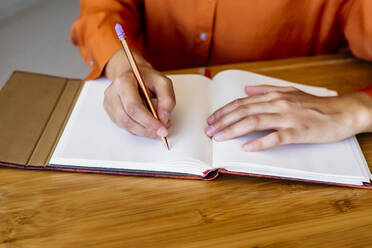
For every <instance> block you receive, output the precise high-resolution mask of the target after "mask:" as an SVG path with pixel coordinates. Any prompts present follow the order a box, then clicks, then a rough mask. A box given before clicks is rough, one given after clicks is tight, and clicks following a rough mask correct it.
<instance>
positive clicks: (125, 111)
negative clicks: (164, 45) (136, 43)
mask: <svg viewBox="0 0 372 248" xmlns="http://www.w3.org/2000/svg"><path fill="white" fill-rule="evenodd" d="M131 50H132V53H133V57H134V59H135V62H136V64H137V68H138V71H139V72H140V74H141V76H142V78H143V82H144V84H145V86H146V87H147V89H148V96H151V97H155V98H157V106H155V108H153V109H154V110H155V113H156V114H157V116H158V119H157V118H156V117H154V115H153V114H152V112H151V110H149V109H148V108H147V106H146V105H145V104H144V102H143V99H142V98H141V94H140V90H141V89H140V88H139V83H138V81H137V78H136V77H135V74H134V72H133V70H132V67H131V66H130V63H129V60H128V58H127V56H126V54H125V52H124V50H123V49H120V50H119V51H117V52H116V53H115V54H114V55H113V56H112V57H111V58H110V60H109V62H108V63H107V65H106V68H105V76H106V77H107V78H109V79H110V80H111V81H112V84H111V85H110V86H109V87H108V88H107V90H106V92H105V100H104V107H105V110H106V112H107V113H108V115H109V116H110V118H111V119H112V120H113V121H114V122H115V123H116V124H117V125H118V126H119V127H122V128H123V129H125V130H127V131H128V132H130V133H132V134H135V135H139V136H145V137H149V138H158V137H165V136H167V134H168V131H167V128H169V126H170V122H169V119H168V118H169V115H170V113H171V111H172V110H173V108H174V106H175V97H174V91H173V86H172V82H171V81H170V80H169V79H168V78H167V77H166V76H164V75H163V74H162V73H160V72H158V71H156V70H154V69H153V68H152V67H151V65H150V64H149V63H148V62H147V61H146V60H145V59H144V58H143V57H142V56H141V55H140V54H139V53H138V52H137V51H136V50H135V49H131ZM143 96H144V95H143ZM153 107H154V106H153Z"/></svg>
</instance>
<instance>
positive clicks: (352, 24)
mask: <svg viewBox="0 0 372 248" xmlns="http://www.w3.org/2000/svg"><path fill="white" fill-rule="evenodd" d="M341 23H342V25H343V30H344V34H345V37H346V40H347V41H348V43H349V47H350V49H351V51H352V52H353V54H354V55H355V56H357V57H359V58H361V59H365V60H369V61H372V1H371V0H356V1H348V2H347V3H346V4H345V5H344V7H343V9H342V11H341Z"/></svg>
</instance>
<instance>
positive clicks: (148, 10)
mask: <svg viewBox="0 0 372 248" xmlns="http://www.w3.org/2000/svg"><path fill="white" fill-rule="evenodd" d="M368 13H372V1H370V0H302V1H297V0H254V1H253V0H245V1H244V0H240V1H231V0H81V14H80V17H79V19H78V20H77V21H76V23H75V24H74V25H73V28H72V41H73V43H74V44H75V45H76V46H77V47H78V49H79V50H80V52H81V54H82V57H83V58H84V60H85V61H86V63H87V64H88V65H89V66H90V67H91V74H90V75H89V76H88V78H87V79H93V78H96V77H98V76H100V75H101V74H104V75H105V76H107V77H108V78H109V79H111V80H112V84H111V85H110V87H108V89H107V90H106V92H105V100H104V107H105V109H106V111H107V113H108V114H109V116H110V118H111V119H112V120H113V121H114V122H115V123H116V124H117V125H118V126H120V127H122V128H124V129H126V130H127V131H129V132H131V133H133V134H136V135H141V136H147V137H151V138H157V137H159V136H161V137H162V136H166V135H167V134H168V131H167V128H168V127H169V126H170V123H169V120H168V117H169V115H170V113H171V111H172V109H173V108H174V106H175V104H176V100H175V96H174V92H173V88H172V82H171V81H170V80H169V79H168V78H167V77H165V76H164V75H163V74H162V73H160V72H159V71H158V70H165V69H167V70H169V69H177V68H185V67H195V66H205V65H212V64H224V63H233V62H242V61H252V60H264V59H277V58H284V57H294V56H306V55H313V54H321V53H334V52H337V51H338V50H340V49H344V48H349V49H350V50H351V51H352V52H353V54H354V55H355V56H357V57H359V58H362V59H365V60H372V16H371V15H369V14H368ZM116 23H120V24H122V25H123V26H124V28H125V30H126V33H127V36H128V40H129V43H130V45H131V47H132V48H133V51H134V54H135V57H136V60H137V62H138V64H139V67H140V70H141V72H142V74H143V77H144V79H145V81H146V83H147V86H148V88H149V89H150V90H151V92H152V93H153V95H154V97H156V98H157V100H158V106H157V111H158V114H159V117H160V121H157V120H156V119H154V118H153V116H152V115H151V114H150V113H149V111H148V110H147V109H146V107H145V106H144V105H143V104H142V100H141V98H140V96H139V94H138V90H137V83H136V80H135V78H134V76H133V75H132V73H131V72H130V67H129V65H128V63H127V59H126V58H125V55H124V53H123V51H122V50H121V49H120V43H119V42H118V41H117V38H116V35H115V33H114V32H115V31H114V26H115V24H116ZM246 92H247V93H248V94H249V96H248V97H246V98H243V99H238V100H236V101H234V102H232V103H229V104H227V105H226V106H224V107H222V108H221V109H219V110H217V111H216V112H215V113H213V114H212V115H211V116H210V117H209V118H208V120H207V122H208V124H209V126H208V128H207V129H206V134H207V135H208V136H210V137H214V139H215V140H216V141H224V140H227V139H231V138H234V137H238V136H242V135H245V134H247V133H249V132H252V131H255V130H265V129H270V130H271V129H275V130H277V131H276V132H273V133H271V134H269V135H267V136H264V137H262V138H259V139H256V140H253V141H249V142H247V143H246V144H244V146H243V147H244V149H245V150H247V151H256V150H262V149H267V148H270V147H273V146H277V145H281V144H288V143H312V142H315V143H323V142H334V141H338V140H341V139H344V138H347V137H350V136H352V135H355V134H357V133H361V132H372V98H370V97H369V96H368V94H371V95H372V93H371V90H365V93H367V94H365V93H362V92H356V93H353V94H349V95H343V96H339V97H329V98H319V97H315V96H312V95H309V94H306V93H303V92H300V91H298V90H296V89H293V88H282V87H272V86H260V87H247V88H246Z"/></svg>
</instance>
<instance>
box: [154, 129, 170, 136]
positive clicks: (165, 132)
mask: <svg viewBox="0 0 372 248" xmlns="http://www.w3.org/2000/svg"><path fill="white" fill-rule="evenodd" d="M156 134H157V135H158V136H159V137H165V136H167V135H168V130H167V129H165V128H164V127H161V128H159V129H158V131H156Z"/></svg>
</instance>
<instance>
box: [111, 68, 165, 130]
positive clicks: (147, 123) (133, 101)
mask: <svg viewBox="0 0 372 248" xmlns="http://www.w3.org/2000/svg"><path fill="white" fill-rule="evenodd" d="M115 85H116V88H117V90H118V93H119V97H120V101H121V103H122V105H123V106H124V110H125V112H126V113H127V115H128V116H130V118H131V119H133V120H134V121H136V122H138V123H139V124H141V125H142V126H143V127H144V128H147V129H151V130H156V132H157V134H158V135H159V136H161V137H164V136H167V135H168V131H167V129H166V128H165V127H164V126H163V125H162V124H161V123H160V121H158V120H157V119H155V117H154V116H153V115H152V114H151V113H150V111H149V110H148V109H147V108H146V107H145V105H144V104H143V101H142V98H141V97H140V95H139V91H138V85H137V81H136V79H135V78H134V76H133V74H128V76H126V77H125V78H119V79H117V81H116V82H115Z"/></svg>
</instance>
